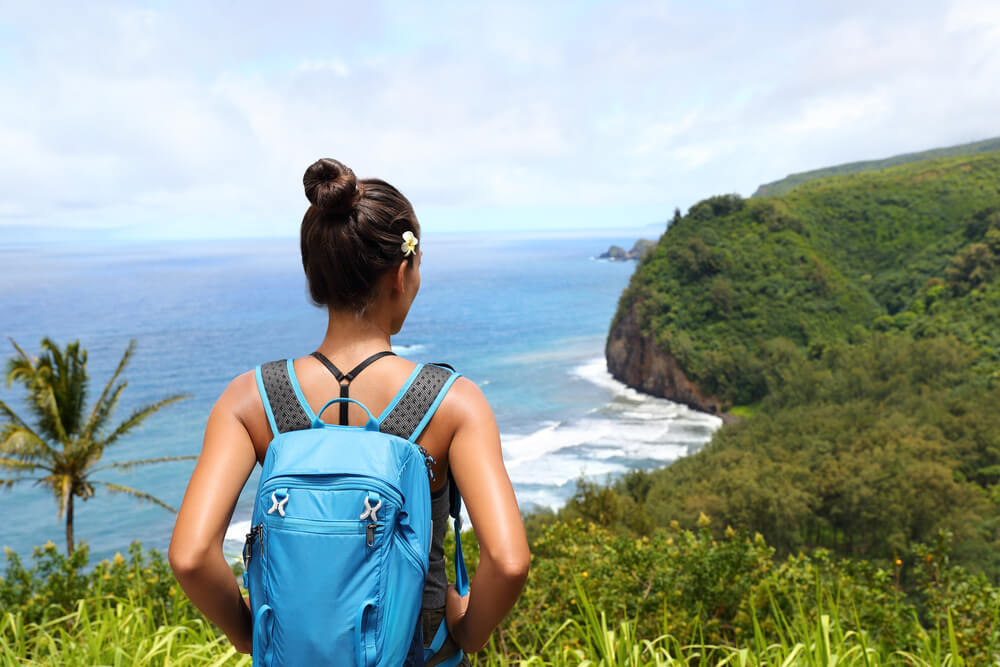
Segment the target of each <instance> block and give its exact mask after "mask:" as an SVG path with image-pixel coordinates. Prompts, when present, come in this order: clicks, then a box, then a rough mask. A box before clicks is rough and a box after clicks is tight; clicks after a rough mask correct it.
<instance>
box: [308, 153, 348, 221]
mask: <svg viewBox="0 0 1000 667" xmlns="http://www.w3.org/2000/svg"><path fill="white" fill-rule="evenodd" d="M302 185H304V186H305V189H306V198H308V199H309V202H310V203H311V204H312V205H313V206H315V207H316V208H318V209H320V210H322V211H324V212H328V213H331V214H344V213H347V212H349V211H350V210H351V209H352V208H353V207H354V200H355V197H356V196H357V194H358V179H357V178H356V177H355V176H354V172H353V171H351V168H350V167H348V166H347V165H345V164H343V163H342V162H339V161H337V160H333V159H331V158H322V159H320V160H316V161H315V162H313V163H312V164H311V165H309V168H308V169H306V173H305V175H304V176H303V177H302Z"/></svg>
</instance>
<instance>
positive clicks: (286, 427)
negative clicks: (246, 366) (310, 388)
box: [254, 359, 312, 437]
mask: <svg viewBox="0 0 1000 667" xmlns="http://www.w3.org/2000/svg"><path fill="white" fill-rule="evenodd" d="M290 362H291V360H290V359H288V360H285V359H282V360H280V361H269V362H267V363H266V364H261V365H260V366H257V368H256V369H255V370H254V374H255V375H256V376H257V391H258V392H259V393H260V398H261V400H262V401H263V402H264V411H265V412H266V413H267V423H268V424H269V425H270V426H271V434H272V437H274V436H277V435H278V434H279V433H285V432H286V431H298V430H302V429H307V428H309V427H310V426H311V425H312V419H311V418H310V417H309V415H308V414H307V413H306V410H305V408H303V407H302V402H301V400H300V399H299V396H298V392H297V391H296V390H295V387H294V386H293V385H292V380H291V378H290V376H289V373H288V366H289V363H290Z"/></svg>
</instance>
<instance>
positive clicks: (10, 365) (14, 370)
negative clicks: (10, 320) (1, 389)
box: [7, 337, 35, 387]
mask: <svg viewBox="0 0 1000 667" xmlns="http://www.w3.org/2000/svg"><path fill="white" fill-rule="evenodd" d="M7 340H9V341H10V344H11V345H13V346H14V349H15V350H17V353H18V354H20V355H21V358H20V359H17V358H14V359H9V360H8V361H7V386H8V387H10V385H11V384H13V383H14V382H15V381H17V380H20V381H21V382H24V383H25V384H28V383H30V382H31V379H32V378H33V377H34V375H35V363H34V361H32V358H31V357H29V356H28V353H27V352H25V351H24V350H22V349H21V346H20V345H18V344H17V343H16V342H14V339H13V338H9V337H8V338H7Z"/></svg>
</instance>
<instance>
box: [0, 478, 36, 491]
mask: <svg viewBox="0 0 1000 667" xmlns="http://www.w3.org/2000/svg"><path fill="white" fill-rule="evenodd" d="M40 481H42V478H41V477H11V478H8V479H0V489H9V488H10V487H12V486H14V485H15V484H17V483H18V482H36V483H37V482H40Z"/></svg>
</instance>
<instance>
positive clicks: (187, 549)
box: [167, 540, 204, 581]
mask: <svg viewBox="0 0 1000 667" xmlns="http://www.w3.org/2000/svg"><path fill="white" fill-rule="evenodd" d="M167 560H168V561H169V562H170V569H171V570H173V571H174V576H175V577H177V580H178V581H183V580H184V579H186V578H189V577H190V576H191V575H193V574H195V573H197V572H198V570H200V569H201V568H202V567H203V565H204V554H203V553H201V552H200V550H199V549H194V548H192V547H191V546H190V545H186V544H184V543H183V542H181V541H178V540H171V542H170V549H169V550H168V551H167Z"/></svg>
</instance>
